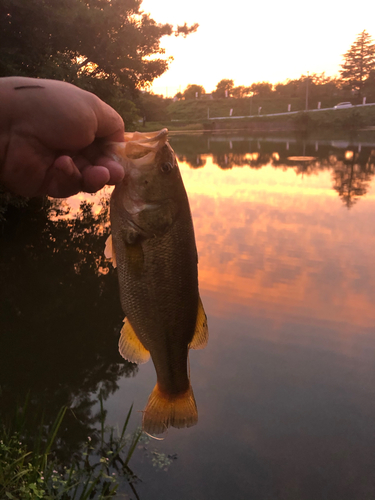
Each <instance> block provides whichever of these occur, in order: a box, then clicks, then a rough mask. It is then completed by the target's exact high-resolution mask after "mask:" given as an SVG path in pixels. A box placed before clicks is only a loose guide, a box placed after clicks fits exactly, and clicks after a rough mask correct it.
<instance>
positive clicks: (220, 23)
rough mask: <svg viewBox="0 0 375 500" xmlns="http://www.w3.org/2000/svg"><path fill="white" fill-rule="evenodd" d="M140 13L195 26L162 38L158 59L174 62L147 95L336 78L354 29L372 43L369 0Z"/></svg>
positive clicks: (169, 6) (174, 5) (174, 7)
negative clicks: (225, 83)
mask: <svg viewBox="0 0 375 500" xmlns="http://www.w3.org/2000/svg"><path fill="white" fill-rule="evenodd" d="M339 6H340V7H339ZM141 8H142V10H143V11H144V12H149V13H150V14H151V17H152V18H153V19H154V20H155V21H156V22H160V23H170V24H172V25H174V26H176V25H177V24H184V23H185V22H187V24H188V25H191V24H193V23H198V24H199V28H198V31H197V32H196V33H193V34H191V35H189V36H188V37H186V38H183V37H181V36H180V37H178V38H177V37H175V36H171V37H164V38H163V39H162V46H163V48H165V50H166V54H165V55H166V56H167V57H169V56H172V57H173V58H174V60H173V62H172V63H171V64H170V67H169V70H168V71H167V72H166V73H164V75H162V76H161V77H159V78H157V79H156V80H154V83H153V86H152V91H153V92H154V93H155V94H163V95H164V96H168V97H173V96H174V95H175V94H176V93H177V92H179V91H181V92H183V91H184V89H185V88H186V87H187V86H188V85H189V84H197V85H202V86H203V87H204V88H205V91H206V92H207V93H209V92H212V91H213V90H215V88H216V85H217V83H218V82H219V81H220V80H222V79H223V78H228V79H232V80H234V85H235V86H238V85H245V86H246V85H251V84H252V83H256V82H261V81H268V82H270V83H273V84H275V83H278V82H284V81H286V80H287V79H289V78H290V79H293V78H299V77H300V76H301V75H302V74H307V72H309V73H310V74H311V73H322V72H325V74H326V76H335V75H338V74H339V70H340V64H341V63H342V62H343V57H342V56H343V54H344V53H345V52H346V51H347V50H349V48H350V46H351V44H352V43H353V42H354V40H355V39H356V37H357V35H358V34H359V33H360V32H361V31H363V30H364V29H365V30H366V31H367V32H368V33H369V34H370V35H371V36H372V37H374V38H375V25H374V24H373V23H372V20H373V19H375V2H374V1H370V0H357V1H356V2H354V3H353V2H348V1H347V0H344V1H341V2H340V3H339V2H338V1H337V0H335V1H333V0H316V1H315V2H314V3H313V2H301V1H300V0H298V1H297V0H286V1H280V0H268V1H263V2H260V1H258V2H253V1H249V0H231V1H230V2H226V3H224V2H212V1H208V0H189V2H181V1H176V0H162V1H160V0H159V1H156V0H143V2H142V6H141Z"/></svg>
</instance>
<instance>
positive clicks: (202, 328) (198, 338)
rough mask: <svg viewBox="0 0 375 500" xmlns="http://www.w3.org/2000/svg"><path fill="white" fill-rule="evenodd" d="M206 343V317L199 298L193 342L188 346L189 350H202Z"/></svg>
mask: <svg viewBox="0 0 375 500" xmlns="http://www.w3.org/2000/svg"><path fill="white" fill-rule="evenodd" d="M207 342H208V325H207V316H206V313H205V312H204V309H203V304H202V301H201V298H200V297H199V300H198V312H197V322H196V324H195V332H194V337H193V340H192V341H191V342H190V344H189V348H190V349H204V348H205V347H206V345H207Z"/></svg>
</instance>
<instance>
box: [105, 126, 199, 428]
mask: <svg viewBox="0 0 375 500" xmlns="http://www.w3.org/2000/svg"><path fill="white" fill-rule="evenodd" d="M167 134H168V131H167V130H166V129H163V130H161V131H160V132H156V133H150V134H147V133H146V134H141V133H138V132H135V133H133V134H132V133H127V134H125V145H119V146H117V149H116V150H115V156H116V159H117V161H120V162H121V163H122V165H123V166H124V169H125V177H124V180H123V181H122V182H121V183H120V184H118V185H117V186H116V187H115V189H114V191H113V193H112V196H111V202H110V213H111V227H112V235H111V236H112V242H111V240H110V241H109V242H108V244H107V247H106V255H107V256H110V255H112V259H113V261H114V265H117V270H118V281H119V288H120V299H121V305H122V309H123V311H124V313H125V316H126V317H125V320H124V326H123V328H122V330H121V337H120V341H119V351H120V354H121V355H122V356H123V357H124V358H125V359H127V360H129V361H132V362H134V363H144V362H146V361H147V360H148V359H149V358H150V356H151V358H152V361H153V363H154V366H155V370H156V375H157V382H156V385H155V388H154V390H153V391H152V393H151V395H150V397H149V400H148V403H147V406H146V408H145V410H144V413H143V428H144V430H145V431H146V432H149V433H151V434H159V433H162V432H164V431H165V430H166V429H167V428H168V427H169V426H173V427H178V428H181V427H190V426H192V425H194V424H196V423H197V420H198V413H197V407H196V403H195V399H194V395H193V391H192V388H191V385H190V378H189V369H188V351H189V349H199V348H203V347H205V346H206V344H207V340H208V328H207V318H206V314H205V312H204V309H203V306H202V303H201V300H200V298H199V292H198V270H197V264H198V258H197V250H196V246H195V238H194V229H193V222H192V217H191V213H190V207H189V202H188V197H187V194H186V191H185V187H184V184H183V182H182V178H181V174H180V170H179V168H178V165H177V160H176V156H175V154H174V151H173V149H172V148H171V146H170V145H169V143H168V142H167ZM111 247H112V248H111Z"/></svg>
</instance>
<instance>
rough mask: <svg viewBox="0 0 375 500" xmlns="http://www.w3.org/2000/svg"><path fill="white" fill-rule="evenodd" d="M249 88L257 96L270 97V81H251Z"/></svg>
mask: <svg viewBox="0 0 375 500" xmlns="http://www.w3.org/2000/svg"><path fill="white" fill-rule="evenodd" d="M250 89H251V91H252V92H253V93H254V95H258V96H259V97H270V96H271V94H272V83H268V82H259V83H253V84H252V85H251V87H250Z"/></svg>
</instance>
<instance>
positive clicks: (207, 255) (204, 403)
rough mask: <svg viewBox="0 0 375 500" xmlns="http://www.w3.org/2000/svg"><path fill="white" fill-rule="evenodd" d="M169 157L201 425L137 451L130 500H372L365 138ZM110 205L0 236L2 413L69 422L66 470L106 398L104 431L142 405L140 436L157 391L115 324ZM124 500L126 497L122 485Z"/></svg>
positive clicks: (374, 208)
mask: <svg viewBox="0 0 375 500" xmlns="http://www.w3.org/2000/svg"><path fill="white" fill-rule="evenodd" d="M170 142H171V145H172V147H173V148H174V150H175V152H176V154H177V156H178V158H179V165H180V169H181V172H182V176H183V179H184V183H185V187H186V190H187V192H188V195H189V199H190V206H191V210H192V214H193V220H194V226H195V232H196V243H197V248H198V254H199V283H200V294H201V298H202V301H203V304H204V307H205V310H206V313H207V317H208V325H209V333H210V339H209V343H208V346H207V347H206V349H204V350H202V351H193V352H191V354H190V368H191V382H192V386H193V388H194V394H195V398H196V401H197V406H198V412H199V422H198V424H197V425H196V426H195V427H191V428H188V429H181V430H178V429H169V430H168V432H167V433H166V434H165V435H164V436H163V437H164V440H162V441H154V440H149V441H148V442H146V443H144V444H141V445H140V446H139V449H137V451H136V453H135V455H134V457H133V458H132V463H131V465H132V469H133V471H134V472H135V473H136V474H137V475H138V477H139V478H140V479H141V481H139V482H138V483H137V484H136V485H135V489H136V492H137V495H138V497H139V498H141V499H142V500H149V499H153V500H154V499H158V500H174V499H179V500H191V499H194V500H211V499H212V500H224V499H225V500H227V499H229V498H230V499H245V498H246V499H247V498H249V499H256V500H266V499H267V500H294V499H296V500H297V499H298V500H310V499H311V500H316V499H319V500H322V499H326V500H334V499H337V500H345V499H348V500H353V499H355V500H365V499H370V498H375V474H374V466H375V458H374V457H375V425H374V422H375V398H374V387H375V363H374V359H375V307H374V298H375V267H374V249H375V224H374V217H375V184H374V174H375V136H373V137H371V136H370V137H364V138H358V137H357V138H354V139H347V138H345V139H342V138H332V140H330V139H327V138H325V139H324V140H318V139H316V140H315V139H314V140H307V139H298V138H296V137H293V136H291V137H269V138H260V137H258V138H257V137H250V136H241V135H234V134H231V135H199V134H197V135H178V134H177V135H173V134H172V135H171V139H170ZM109 193H110V190H109V189H105V190H103V192H101V193H99V194H97V195H96V196H91V195H85V196H84V195H82V194H81V195H78V196H76V197H73V198H70V199H68V200H66V201H64V202H62V203H61V202H57V201H54V202H49V204H48V203H47V205H46V204H43V203H41V202H40V201H38V200H37V201H33V202H32V203H31V205H30V206H29V207H25V208H22V209H20V210H12V211H11V217H10V219H11V220H10V223H9V224H8V226H7V228H6V229H5V230H4V231H3V233H2V235H1V255H0V272H1V275H2V280H1V283H0V296H1V298H2V300H1V304H0V311H1V314H0V330H1V332H2V335H1V338H0V352H1V364H0V389H1V393H0V395H1V399H0V401H1V404H2V411H3V412H6V411H8V409H9V411H11V410H12V411H13V409H14V405H15V404H16V403H17V401H18V402H19V401H23V398H25V397H26V394H27V393H28V392H29V391H30V405H31V407H32V408H34V409H35V410H36V409H38V408H41V407H43V408H45V409H46V410H45V411H46V418H47V419H48V418H51V419H52V418H53V417H54V416H55V415H56V413H57V411H58V409H59V408H60V406H61V405H63V404H65V405H68V406H70V407H72V408H73V409H74V412H71V413H69V412H68V414H67V429H68V430H69V432H68V433H67V435H65V437H64V450H65V452H66V454H67V455H69V453H71V454H73V453H74V451H75V449H76V448H77V447H78V446H79V444H80V443H82V442H83V441H84V440H86V439H87V436H88V435H89V434H90V432H92V429H93V428H95V427H96V426H97V425H98V416H97V413H98V403H97V397H96V395H97V394H98V393H99V392H101V394H102V395H103V397H104V406H105V408H106V410H107V423H108V424H110V425H115V426H116V425H119V426H121V424H122V422H123V421H124V418H125V417H126V414H127V412H128V410H129V407H130V405H131V404H132V403H134V411H133V413H132V417H131V424H132V426H133V428H136V427H137V426H138V425H140V423H141V419H142V414H141V411H142V410H143V408H144V406H145V404H146V402H147V399H148V395H149V393H150V392H151V390H152V388H153V386H154V384H155V371H154V368H153V365H152V363H151V362H149V363H147V364H145V365H141V366H138V367H137V366H136V365H133V364H130V363H127V362H125V361H124V360H122V358H121V357H120V355H119V354H118V351H117V342H118V337H119V331H120V328H121V325H122V319H123V314H122V311H121V307H120V303H119V294H118V286H117V281H116V280H117V278H116V274H115V272H114V270H113V269H112V267H111V265H110V263H109V262H108V261H107V260H106V259H105V258H104V255H103V249H104V244H105V240H106V237H107V234H108V230H109V222H108V216H107V214H106V210H103V209H102V210H100V209H101V208H102V206H101V205H100V198H104V199H108V196H109ZM82 202H84V205H82V206H81V210H79V205H80V203H82ZM88 203H93V204H94V205H93V207H92V208H90V206H89V205H88ZM102 204H103V206H104V207H105V200H104V201H103V202H102ZM69 209H70V212H69V213H67V212H68V210H69ZM77 214H78V215H79V217H78V218H75V216H76V215H77ZM164 455H165V456H166V457H167V458H168V456H169V460H168V461H167V462H168V464H166V466H165V467H155V466H154V465H153V464H152V457H159V458H160V457H161V458H162V457H164ZM165 469H167V470H165ZM121 492H122V494H123V495H124V498H133V499H135V498H136V497H135V496H134V493H133V492H132V491H131V490H130V489H129V487H128V485H127V484H126V483H124V485H123V487H122V488H121ZM118 498H122V497H121V496H119V497H118Z"/></svg>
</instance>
